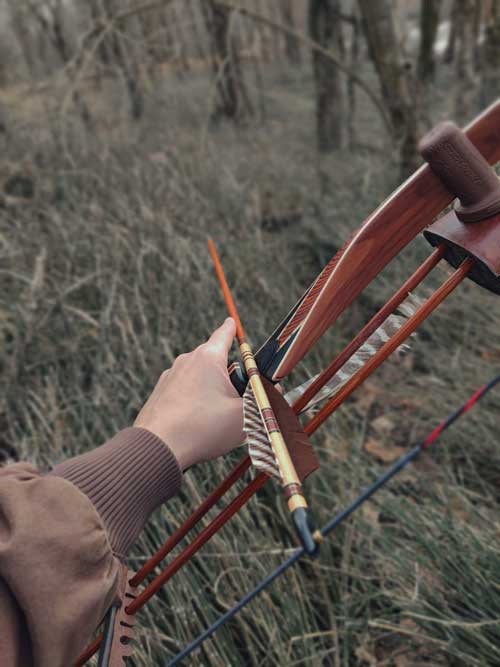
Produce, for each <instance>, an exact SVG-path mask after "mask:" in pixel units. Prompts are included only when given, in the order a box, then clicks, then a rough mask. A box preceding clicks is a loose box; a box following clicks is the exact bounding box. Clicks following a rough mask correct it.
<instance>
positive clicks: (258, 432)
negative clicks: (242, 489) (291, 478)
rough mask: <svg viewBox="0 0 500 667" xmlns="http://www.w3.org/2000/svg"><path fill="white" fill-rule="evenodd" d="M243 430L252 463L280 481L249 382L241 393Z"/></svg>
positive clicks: (276, 463)
mask: <svg viewBox="0 0 500 667" xmlns="http://www.w3.org/2000/svg"><path fill="white" fill-rule="evenodd" d="M243 432H244V433H245V443H246V444H247V445H248V454H249V456H250V458H251V459H252V463H253V465H254V466H255V467H256V468H257V469H258V470H261V471H262V472H265V473H266V475H269V476H270V477H274V479H276V480H278V481H279V482H281V481H282V478H281V472H280V468H279V464H278V461H277V459H276V457H275V456H274V452H273V449H272V447H271V443H270V442H269V437H268V435H267V431H266V427H265V426H264V422H263V420H262V417H261V414H260V410H259V407H258V405H257V401H256V400H255V396H254V393H253V391H252V387H251V386H250V384H248V385H247V388H246V390H245V393H244V394H243Z"/></svg>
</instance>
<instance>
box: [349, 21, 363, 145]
mask: <svg viewBox="0 0 500 667" xmlns="http://www.w3.org/2000/svg"><path fill="white" fill-rule="evenodd" d="M353 18H354V20H353V23H352V26H351V27H352V34H351V48H350V54H349V55H350V60H349V68H350V70H351V71H354V72H355V71H356V70H357V69H358V67H359V55H360V49H359V34H360V31H361V21H360V17H359V12H358V11H356V9H355V10H354V17H353ZM347 104H348V112H347V131H348V135H349V146H350V147H351V148H353V147H354V145H355V143H356V84H355V82H354V80H353V78H352V77H351V76H348V77H347Z"/></svg>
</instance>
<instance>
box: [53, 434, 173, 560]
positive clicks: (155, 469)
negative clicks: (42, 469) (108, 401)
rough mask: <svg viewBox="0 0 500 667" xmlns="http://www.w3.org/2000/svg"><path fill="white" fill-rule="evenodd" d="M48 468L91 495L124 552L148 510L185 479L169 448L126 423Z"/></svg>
mask: <svg viewBox="0 0 500 667" xmlns="http://www.w3.org/2000/svg"><path fill="white" fill-rule="evenodd" d="M49 474H50V475H55V476H57V477H64V479H67V480H68V481H70V482H72V483H73V484H74V485H75V486H77V487H78V488H79V489H80V491H82V492H83V493H84V494H85V495H86V496H88V498H89V499H90V500H91V502H92V503H93V505H94V506H95V508H96V509H97V512H98V513H99V515H100V517H101V519H102V521H103V524H104V527H105V528H106V530H107V532H108V536H109V541H110V544H111V547H112V549H113V551H114V552H115V553H116V554H117V555H119V556H124V555H126V553H127V551H128V550H129V548H130V547H131V545H132V544H133V543H134V541H135V540H136V539H137V536H138V535H139V533H140V532H141V530H142V529H143V527H144V525H145V523H146V521H147V520H148V518H149V516H150V514H151V513H152V512H153V511H154V510H155V509H156V508H157V507H158V506H159V505H161V504H162V503H164V502H166V501H167V500H168V499H169V498H171V497H172V496H173V495H175V494H176V493H178V491H179V489H180V486H181V481H182V471H181V469H180V467H179V464H178V463H177V459H176V458H175V456H174V455H173V453H172V452H171V451H170V449H169V448H168V447H167V446H166V445H165V443H164V442H163V441H162V440H160V439H159V438H158V437H156V436H155V435H153V434H152V433H150V432H149V431H147V430H145V429H142V428H126V429H124V430H123V431H120V432H119V433H117V434H116V435H115V436H114V438H112V439H111V440H109V441H108V442H106V443H105V444H104V445H102V446H101V447H98V448H97V449H94V450H92V451H91V452H87V453H85V454H82V455H81V456H76V457H75V458H72V459H69V460H68V461H65V462H64V463H61V464H60V465H58V466H56V467H55V468H54V469H53V470H52V471H51V472H50V473H49Z"/></svg>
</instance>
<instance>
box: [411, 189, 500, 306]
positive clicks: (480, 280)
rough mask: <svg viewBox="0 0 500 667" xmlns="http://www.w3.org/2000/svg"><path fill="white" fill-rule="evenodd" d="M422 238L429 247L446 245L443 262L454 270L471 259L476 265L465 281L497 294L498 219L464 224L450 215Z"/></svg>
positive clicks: (499, 266)
mask: <svg viewBox="0 0 500 667" xmlns="http://www.w3.org/2000/svg"><path fill="white" fill-rule="evenodd" d="M499 183H500V181H499ZM424 236H425V238H426V239H427V240H428V241H429V242H430V243H431V244H432V245H440V244H442V243H443V242H444V243H445V244H446V253H445V259H446V260H447V261H448V262H449V263H450V264H451V265H452V266H454V267H455V268H456V267H457V266H459V265H460V264H461V263H462V262H463V260H464V258H465V257H468V256H472V257H475V258H476V259H477V260H478V261H477V262H476V264H475V265H474V268H473V269H472V271H471V272H470V273H469V278H470V279H471V280H473V281H474V282H476V283H477V284H478V285H481V287H484V288H486V289H487V290H490V291H491V292H494V293H495V294H500V215H495V216H493V217H492V218H488V219H487V220H483V221H481V222H472V223H471V222H469V223H467V222H462V221H461V220H459V218H458V216H457V215H456V214H455V212H454V211H450V212H449V213H447V214H446V215H445V216H443V217H442V218H440V219H439V220H438V221H437V222H435V223H434V224H433V225H431V226H430V227H429V228H428V229H427V230H426V231H425V232H424Z"/></svg>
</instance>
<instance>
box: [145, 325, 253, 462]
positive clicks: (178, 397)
mask: <svg viewBox="0 0 500 667" xmlns="http://www.w3.org/2000/svg"><path fill="white" fill-rule="evenodd" d="M235 333H236V325H235V323H234V320H233V319H231V318H228V319H227V320H226V321H225V322H224V324H223V325H222V326H221V327H219V328H218V329H216V330H215V331H214V333H213V334H212V335H211V336H210V338H209V339H208V341H207V342H206V343H203V345H200V346H199V347H197V348H196V349H195V350H193V352H189V353H188V354H181V355H180V356H179V357H177V359H176V360H175V362H174V364H173V366H172V368H170V369H169V370H167V371H165V372H164V373H162V375H161V377H160V379H159V381H158V383H157V385H156V387H155V388H154V390H153V393H152V394H151V396H150V397H149V399H148V400H147V402H146V404H145V405H144V407H143V408H142V410H141V411H140V413H139V415H138V417H137V419H136V420H135V423H134V426H138V427H140V428H144V429H147V430H148V431H151V432H152V433H154V434H155V435H156V436H158V437H159V438H160V439H161V440H163V442H165V444H167V445H168V446H169V447H170V449H171V450H172V452H173V453H174V455H175V457H176V459H177V461H178V463H179V465H180V467H181V468H182V470H186V468H189V467H190V466H192V465H193V464H195V463H199V462H200V461H207V460H209V459H215V458H217V457H218V456H222V455H223V454H227V453H228V452H229V451H231V450H232V449H234V448H235V447H236V446H238V445H240V444H241V443H242V442H243V439H244V436H243V403H242V400H241V398H240V396H239V395H238V392H237V391H236V389H235V388H234V387H233V385H232V383H231V380H230V379H229V375H228V372H227V359H228V354H229V350H230V349H231V345H232V342H233V339H234V336H235Z"/></svg>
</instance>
